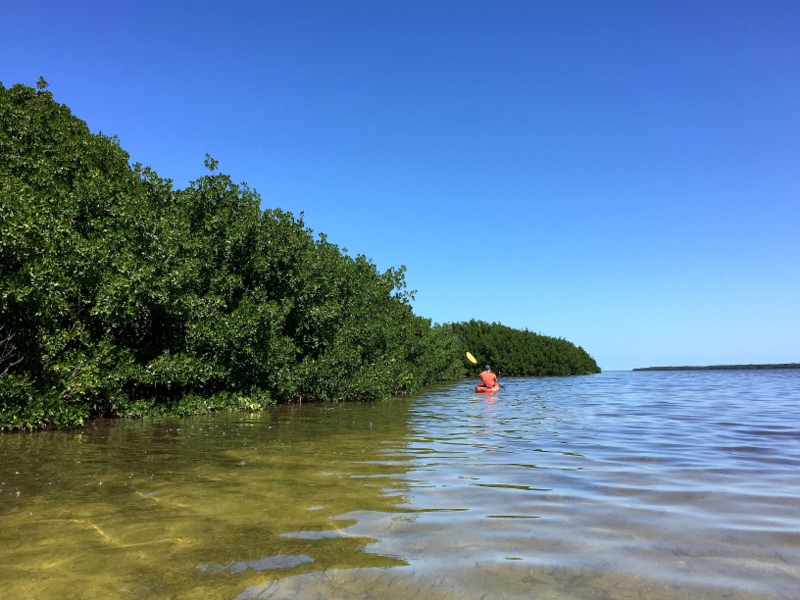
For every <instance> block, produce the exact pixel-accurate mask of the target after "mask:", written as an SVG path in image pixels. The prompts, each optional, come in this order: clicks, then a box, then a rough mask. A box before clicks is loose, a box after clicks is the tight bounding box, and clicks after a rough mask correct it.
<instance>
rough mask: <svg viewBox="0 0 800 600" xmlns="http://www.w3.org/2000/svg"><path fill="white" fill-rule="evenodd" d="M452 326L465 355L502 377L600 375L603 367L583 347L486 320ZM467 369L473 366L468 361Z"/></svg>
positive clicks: (465, 362) (465, 363)
mask: <svg viewBox="0 0 800 600" xmlns="http://www.w3.org/2000/svg"><path fill="white" fill-rule="evenodd" d="M451 327H452V330H453V333H454V334H455V336H456V338H457V339H458V341H459V343H460V344H461V347H462V350H463V352H462V354H461V355H462V356H465V354H466V352H471V353H472V354H473V355H475V358H476V359H477V360H478V363H479V365H481V366H483V364H485V363H488V364H490V365H492V369H493V370H494V371H495V372H496V373H500V374H501V375H508V376H521V377H527V376H543V375H589V374H592V373H599V372H600V367H598V366H597V363H596V362H595V361H594V359H593V358H592V357H591V356H589V354H588V353H587V352H586V351H585V350H584V349H583V348H581V347H580V346H575V344H573V343H572V342H568V341H567V340H565V339H561V338H554V337H549V336H546V335H541V334H539V333H533V332H531V331H528V330H521V329H513V328H511V327H507V326H505V325H501V324H500V323H491V324H490V323H486V322H485V321H475V320H472V321H468V322H463V323H455V324H453V325H452V326H451ZM464 366H465V368H470V367H472V365H470V364H469V363H468V362H467V361H466V359H464ZM473 370H474V369H473Z"/></svg>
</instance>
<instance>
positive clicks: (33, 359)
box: [0, 80, 596, 429]
mask: <svg viewBox="0 0 800 600" xmlns="http://www.w3.org/2000/svg"><path fill="white" fill-rule="evenodd" d="M37 88H38V90H34V89H33V88H30V87H26V86H22V85H15V86H13V87H11V88H5V87H3V85H2V84H0V234H1V235H0V429H10V428H31V427H39V426H46V425H55V426H68V425H74V424H80V423H82V422H83V421H84V420H85V419H86V418H88V417H92V416H103V415H108V416H134V415H160V414H173V415H183V414H190V413H196V412H207V411H212V410H220V409H242V408H243V409H257V408H260V407H263V406H266V405H269V404H273V403H276V402H283V401H306V400H327V401H339V400H350V399H355V400H370V399H379V398H387V397H389V396H392V395H398V394H408V393H411V392H414V391H415V390H418V389H419V388H420V387H421V386H424V385H427V384H429V383H432V382H434V381H439V380H447V379H457V378H460V377H463V376H464V375H465V374H466V373H467V372H468V371H467V369H466V366H465V364H464V359H463V356H464V351H465V349H470V350H471V351H472V352H474V353H476V354H477V355H478V356H480V357H481V360H490V361H493V362H495V363H496V364H497V366H498V367H499V368H500V369H502V371H503V372H504V373H506V374H531V375H534V374H535V375H545V374H567V373H568V372H570V365H573V366H574V365H580V367H576V368H573V369H572V372H594V371H593V369H596V365H595V366H594V367H589V366H586V365H589V362H587V361H586V360H585V359H580V358H579V354H580V353H576V351H575V350H574V349H573V348H574V347H571V345H570V344H569V342H566V341H565V340H553V341H552V342H546V343H543V344H541V346H537V347H539V348H540V349H539V350H538V351H534V350H532V348H534V346H530V349H529V348H528V346H529V344H527V343H523V340H525V339H529V338H530V336H535V334H529V333H528V332H524V333H523V332H518V333H517V334H515V333H514V330H511V329H508V328H503V327H501V326H494V325H493V326H488V325H485V324H484V325H479V326H478V325H475V324H473V323H472V322H471V323H468V324H461V325H432V324H431V321H430V320H429V319H425V318H423V317H419V316H417V315H415V314H414V313H413V311H412V308H411V304H410V302H411V300H412V297H411V293H410V292H408V291H406V287H405V281H404V269H403V268H402V267H400V268H397V269H393V268H390V269H388V270H387V271H385V272H380V271H379V270H378V269H377V268H376V266H375V265H374V264H373V263H372V261H370V260H369V259H367V258H366V257H364V256H361V255H359V256H357V257H355V258H352V257H350V256H348V255H347V254H346V251H342V250H340V249H339V248H338V247H337V246H335V245H333V244H331V243H329V242H328V241H327V240H326V238H325V236H324V235H322V234H320V235H319V236H317V237H315V236H314V235H313V232H311V231H310V230H309V229H307V228H306V227H305V226H304V224H303V220H302V218H299V219H298V218H296V217H294V216H293V215H292V214H291V213H287V212H283V211H281V210H278V209H272V210H264V211H262V210H261V208H260V206H261V198H260V197H259V195H258V194H257V193H256V192H255V191H253V190H251V189H249V188H248V187H247V185H246V184H242V185H236V184H234V183H233V182H232V181H231V179H230V178H229V177H228V176H227V175H223V174H220V173H218V172H217V163H216V161H214V160H213V159H212V158H211V157H208V156H207V157H206V167H207V168H208V170H209V173H208V174H206V175H204V176H202V177H199V178H198V179H197V180H196V181H194V182H192V183H191V184H190V186H189V187H188V188H186V189H174V188H173V185H172V182H171V181H170V180H167V179H162V178H160V177H158V175H156V173H155V172H153V171H152V170H151V169H150V168H147V167H143V166H141V165H139V164H135V165H133V166H131V165H130V164H129V156H128V154H127V153H126V152H124V151H123V150H122V149H121V148H120V146H119V144H118V141H117V140H116V139H115V138H109V137H107V136H104V135H102V134H99V135H94V134H92V133H91V132H90V131H89V128H88V127H87V125H86V124H85V123H84V122H83V121H81V120H79V119H77V118H76V117H74V116H73V115H72V114H71V112H70V110H69V109H68V108H67V107H65V106H63V105H59V104H58V103H56V102H55V101H54V100H53V97H52V95H51V94H50V92H47V91H46V90H45V88H46V82H44V81H43V80H40V82H39V84H38V85H37ZM478 330H480V332H483V333H480V334H479V333H478ZM476 336H477V337H476ZM515 336H516V337H515ZM503 337H507V338H508V339H506V340H501V338H503ZM530 339H534V338H530ZM515 340H516V341H515ZM476 341H478V343H475V342H476ZM581 352H582V351H581ZM561 353H564V356H561ZM526 360H528V361H543V362H542V364H541V366H539V367H533V368H531V367H530V366H528V367H526V366H525V361H526ZM591 363H592V364H593V361H591Z"/></svg>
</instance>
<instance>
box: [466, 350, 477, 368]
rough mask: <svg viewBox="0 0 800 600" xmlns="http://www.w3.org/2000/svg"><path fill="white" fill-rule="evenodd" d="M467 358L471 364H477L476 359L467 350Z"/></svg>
mask: <svg viewBox="0 0 800 600" xmlns="http://www.w3.org/2000/svg"><path fill="white" fill-rule="evenodd" d="M467 360H468V361H469V362H471V363H472V364H473V365H477V364H478V361H477V360H475V357H474V356H472V354H470V353H469V352H467Z"/></svg>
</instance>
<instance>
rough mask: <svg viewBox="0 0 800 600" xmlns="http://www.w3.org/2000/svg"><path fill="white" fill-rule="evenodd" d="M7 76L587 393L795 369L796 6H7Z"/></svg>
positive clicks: (1, 22) (799, 112)
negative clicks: (505, 328)
mask: <svg viewBox="0 0 800 600" xmlns="http://www.w3.org/2000/svg"><path fill="white" fill-rule="evenodd" d="M0 14H1V16H0V81H2V82H3V83H4V85H5V86H6V87H9V86H10V85H12V84H15V83H24V84H26V85H30V86H33V85H34V84H35V83H36V80H37V78H38V77H39V76H40V75H42V76H44V78H45V79H46V80H47V81H48V82H49V84H50V87H49V90H50V91H51V92H52V93H53V95H54V97H55V99H56V100H57V101H58V102H60V103H63V104H66V105H67V106H69V107H70V108H71V109H72V111H73V113H74V114H75V115H76V116H78V117H79V118H81V119H83V120H85V121H86V122H87V123H88V125H89V127H90V128H91V130H92V131H94V132H99V131H102V132H103V133H105V134H108V135H113V134H116V135H117V136H119V138H120V143H121V145H122V147H123V148H124V149H125V150H127V151H128V152H129V153H130V155H131V161H132V162H140V163H143V164H145V165H149V166H151V167H153V168H154V169H155V170H156V171H157V172H158V174H159V175H161V176H162V177H166V178H170V179H172V180H173V181H174V185H175V186H176V187H185V186H186V185H188V182H189V181H190V180H192V179H194V178H196V177H198V176H200V175H202V174H203V173H204V172H205V168H204V166H203V158H204V156H205V154H206V153H209V154H210V155H211V156H213V157H214V158H215V159H217V160H218V161H219V163H220V166H219V168H220V170H221V171H222V172H224V173H228V174H230V175H231V176H232V177H233V179H234V180H235V181H237V182H242V181H246V182H247V183H248V184H249V185H250V186H251V187H254V188H255V189H256V190H257V191H258V192H259V193H260V194H261V197H262V201H263V202H262V206H263V207H264V208H268V207H279V208H282V209H284V210H288V211H291V212H293V213H295V214H296V215H297V214H299V213H300V212H304V213H305V222H306V225H307V226H308V227H310V228H311V229H313V230H314V231H315V232H317V233H320V232H321V233H325V234H327V235H328V238H329V241H331V242H333V243H335V244H338V245H339V246H341V247H343V248H347V249H348V251H349V253H350V254H353V255H355V254H364V255H366V256H367V257H369V258H371V259H373V261H374V262H375V263H376V264H377V265H378V267H379V268H380V269H382V270H383V269H386V268H388V267H390V266H399V265H405V266H406V267H407V269H408V272H407V281H408V287H409V288H410V289H412V290H417V294H416V300H415V302H414V309H415V312H416V313H417V314H419V315H422V316H425V317H429V318H431V319H432V320H433V321H434V322H438V323H444V322H452V321H463V320H469V319H471V318H475V319H481V320H485V321H489V322H501V323H503V324H506V325H509V326H511V327H517V328H521V329H522V328H527V329H529V330H531V331H535V332H539V333H542V334H545V335H550V336H556V337H563V338H566V339H568V340H570V341H572V342H574V343H576V344H578V345H581V346H582V347H583V348H585V349H586V350H587V351H588V352H589V353H590V354H591V355H592V356H593V357H594V358H595V359H596V360H597V362H598V364H599V365H600V366H601V367H602V368H603V369H604V370H615V369H631V368H634V367H642V366H651V365H687V364H689V365H709V364H730V363H766V362H800V2H798V1H797V0H752V1H739V0H719V1H703V0H685V1H684V0H664V1H655V0H654V1H647V2H642V1H640V0H633V1H603V0H558V1H556V0H552V1H550V0H547V1H545V0H529V1H521V0H520V1H502V0H500V1H498V0H492V1H491V2H489V1H482V2H476V1H471V0H424V1H416V0H360V1H349V0H342V1H336V0H320V1H307V0H274V1H269V0H264V1H255V0H253V1H235V0H233V1H231V0H229V1H227V2H208V1H201V0H192V1H175V2H173V1H169V0H159V1H158V2H154V1H137V2H130V1H129V2H123V1H119V2H109V1H108V0H102V1H99V0H98V1H86V0H84V1H72V2H63V1H57V0H53V1H43V0H8V1H6V2H4V3H3V7H2V11H0Z"/></svg>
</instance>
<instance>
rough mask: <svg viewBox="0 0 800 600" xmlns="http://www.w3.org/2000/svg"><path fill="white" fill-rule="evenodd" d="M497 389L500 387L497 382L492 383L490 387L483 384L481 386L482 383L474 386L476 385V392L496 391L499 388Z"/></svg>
mask: <svg viewBox="0 0 800 600" xmlns="http://www.w3.org/2000/svg"><path fill="white" fill-rule="evenodd" d="M499 389H500V386H499V385H497V384H494V385H493V386H492V387H490V388H488V387H484V386H482V385H479V386H476V387H475V391H476V392H484V393H490V392H496V391H497V390H499Z"/></svg>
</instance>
